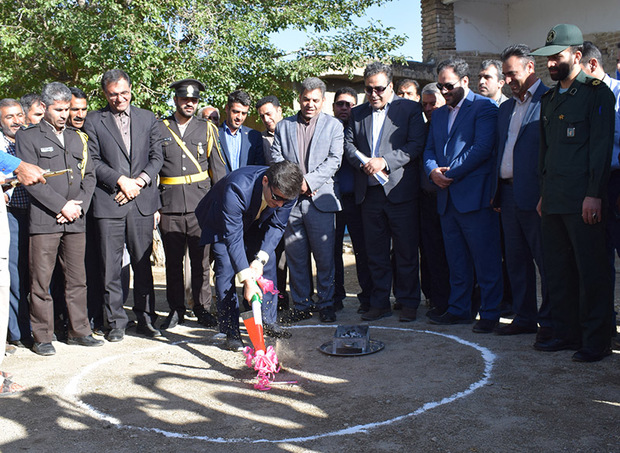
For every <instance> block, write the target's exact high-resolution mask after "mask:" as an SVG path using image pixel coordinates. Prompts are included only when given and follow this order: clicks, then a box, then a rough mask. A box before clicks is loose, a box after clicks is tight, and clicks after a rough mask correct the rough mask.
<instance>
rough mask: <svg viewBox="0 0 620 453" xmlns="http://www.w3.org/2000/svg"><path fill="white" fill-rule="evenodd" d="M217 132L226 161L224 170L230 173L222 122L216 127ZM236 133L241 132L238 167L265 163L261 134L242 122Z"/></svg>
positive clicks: (228, 152) (230, 167) (228, 155)
mask: <svg viewBox="0 0 620 453" xmlns="http://www.w3.org/2000/svg"><path fill="white" fill-rule="evenodd" d="M218 132H219V134H220V144H221V145H222V151H223V154H224V161H225V162H226V170H227V171H228V173H230V172H231V171H233V169H232V163H231V159H230V151H229V150H228V145H227V144H226V131H225V129H224V123H222V125H221V126H220V127H219V128H218ZM237 134H241V150H240V152H239V168H241V167H245V166H247V165H265V156H264V154H263V136H262V135H261V133H260V132H258V131H256V130H254V129H252V128H249V127H247V126H244V125H243V124H242V125H241V127H240V128H239V130H238V131H237Z"/></svg>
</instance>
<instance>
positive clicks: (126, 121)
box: [112, 106, 131, 155]
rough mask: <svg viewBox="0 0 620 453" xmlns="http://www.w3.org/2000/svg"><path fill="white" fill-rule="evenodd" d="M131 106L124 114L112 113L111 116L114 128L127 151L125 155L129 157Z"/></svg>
mask: <svg viewBox="0 0 620 453" xmlns="http://www.w3.org/2000/svg"><path fill="white" fill-rule="evenodd" d="M130 108H131V106H129V107H127V110H125V111H124V112H118V113H114V114H113V115H112V116H113V118H114V122H115V123H116V127H118V130H119V131H120V133H121V138H122V139H123V143H124V144H125V148H126V149H127V153H128V154H129V155H131V111H130Z"/></svg>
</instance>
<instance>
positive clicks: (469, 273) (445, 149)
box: [424, 58, 502, 333]
mask: <svg viewBox="0 0 620 453" xmlns="http://www.w3.org/2000/svg"><path fill="white" fill-rule="evenodd" d="M468 71H469V67H468V65H467V63H466V62H465V61H464V60H462V59H458V58H457V59H448V60H444V61H442V62H441V63H439V65H438V67H437V82H438V83H437V87H438V88H439V89H440V90H441V94H442V95H443V97H444V98H445V99H446V105H444V106H443V107H440V108H438V109H437V110H436V111H435V112H434V113H433V120H432V121H431V125H430V129H429V133H428V137H427V139H426V149H425V151H424V163H425V171H426V173H427V174H428V177H429V178H430V179H431V180H432V181H433V182H434V183H435V184H436V185H437V186H438V187H439V189H440V190H439V191H438V192H437V211H438V212H439V215H440V216H441V229H442V232H443V238H444V242H445V246H446V257H447V259H448V264H449V266H450V298H449V300H448V310H447V311H446V312H445V313H443V314H442V315H431V316H429V321H430V322H431V323H432V324H470V323H471V322H472V319H471V308H472V298H471V295H472V291H473V288H474V271H475V275H476V278H477V280H478V284H479V285H480V293H481V306H480V320H479V321H478V322H476V324H474V327H473V329H472V330H473V331H474V332H476V333H491V332H492V331H493V329H494V328H495V325H496V324H497V321H498V320H499V315H500V312H499V309H498V306H499V303H500V302H501V300H502V273H501V269H502V267H501V266H502V255H501V249H500V233H499V219H498V215H497V213H496V212H495V211H493V209H491V205H490V202H491V197H492V194H491V189H492V186H493V184H492V179H491V175H492V173H493V168H494V166H495V155H494V145H495V128H496V127H497V107H496V105H495V103H494V102H493V101H491V100H490V99H488V98H485V97H483V96H480V95H477V94H474V93H473V92H472V91H471V90H470V89H469V77H468Z"/></svg>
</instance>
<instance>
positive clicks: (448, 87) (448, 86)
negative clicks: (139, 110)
mask: <svg viewBox="0 0 620 453" xmlns="http://www.w3.org/2000/svg"><path fill="white" fill-rule="evenodd" d="M460 81H461V80H460V79H459V82H460ZM459 82H456V83H459ZM455 87H456V85H455V84H454V83H439V82H437V88H438V89H439V91H441V90H443V89H444V88H445V89H446V90H448V91H452V90H454V88H455Z"/></svg>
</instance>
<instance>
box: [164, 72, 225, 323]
mask: <svg viewBox="0 0 620 453" xmlns="http://www.w3.org/2000/svg"><path fill="white" fill-rule="evenodd" d="M170 88H173V89H174V90H175V96H174V105H175V106H176V111H175V112H174V114H172V115H170V116H169V117H168V118H165V119H164V120H163V121H161V122H160V123H159V130H160V132H161V136H162V137H163V145H162V148H163V152H164V165H163V166H162V168H161V171H160V173H159V178H160V184H159V191H160V194H161V205H162V207H161V210H160V212H161V222H160V224H159V229H160V231H161V238H162V242H163V244H164V252H165V254H166V288H167V289H166V296H167V299H168V305H169V306H170V314H169V315H168V318H167V319H166V320H165V321H164V323H163V324H162V326H161V328H162V329H169V328H172V327H174V326H176V325H177V324H183V322H184V315H185V289H184V285H183V282H184V279H183V258H184V256H185V249H186V248H187V250H188V251H189V259H190V262H191V287H192V295H193V299H194V313H195V314H196V317H197V318H198V322H199V323H201V324H202V325H204V326H207V327H213V326H215V325H216V324H217V321H216V320H215V318H214V317H213V315H211V313H210V309H211V283H210V277H209V274H210V272H209V245H208V244H207V245H205V246H201V245H200V226H199V225H198V221H197V220H196V214H194V210H195V209H196V206H197V205H198V203H199V202H200V200H202V198H203V197H204V196H205V195H206V194H207V192H208V191H209V189H210V188H211V181H213V182H214V183H215V182H217V181H218V180H219V179H220V178H222V177H224V176H225V175H226V165H225V164H224V160H223V158H222V154H221V150H220V148H219V144H218V142H219V140H218V133H217V128H216V126H215V125H214V124H213V123H211V122H210V121H207V120H205V119H203V118H199V117H195V116H194V112H195V111H196V107H197V106H198V101H199V96H200V91H204V90H205V86H204V85H203V84H202V82H200V81H198V80H195V79H184V80H179V81H177V82H174V83H172V84H171V85H170Z"/></svg>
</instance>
